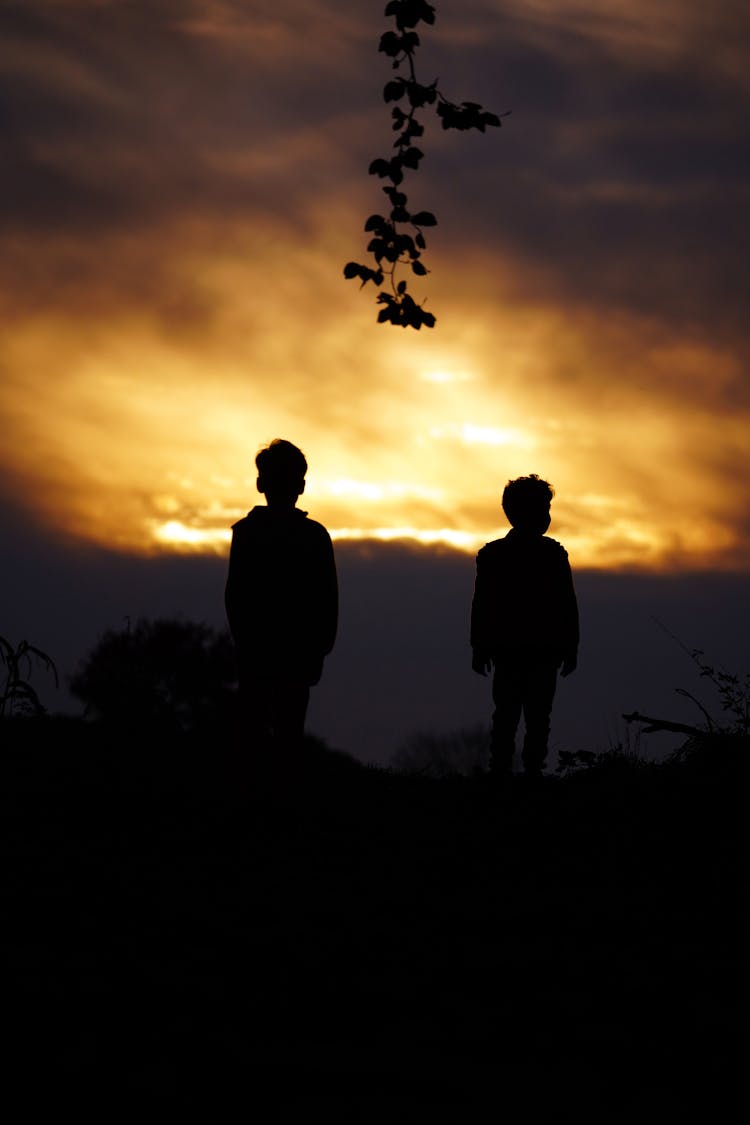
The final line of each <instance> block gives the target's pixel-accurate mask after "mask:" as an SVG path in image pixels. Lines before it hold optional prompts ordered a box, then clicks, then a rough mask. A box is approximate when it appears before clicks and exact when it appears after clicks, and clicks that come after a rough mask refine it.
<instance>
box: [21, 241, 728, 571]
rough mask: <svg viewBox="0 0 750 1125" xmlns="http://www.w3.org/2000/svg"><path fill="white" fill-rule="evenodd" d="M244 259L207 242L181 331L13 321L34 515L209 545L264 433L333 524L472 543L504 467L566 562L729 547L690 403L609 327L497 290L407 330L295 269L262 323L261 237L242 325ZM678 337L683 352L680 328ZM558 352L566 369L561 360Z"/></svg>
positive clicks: (25, 469) (676, 561)
mask: <svg viewBox="0 0 750 1125" xmlns="http://www.w3.org/2000/svg"><path fill="white" fill-rule="evenodd" d="M326 262H327V259H324V258H321V260H320V261H318V260H317V259H315V258H311V260H310V265H311V268H316V269H320V270H321V271H322V270H323V268H324V266H325V264H326ZM257 268H258V267H257V266H256V267H249V266H248V265H247V263H243V262H239V261H238V262H236V263H235V265H234V267H233V268H232V269H229V268H228V267H227V266H226V265H225V267H224V268H223V269H222V270H221V271H218V272H217V271H216V270H215V269H214V271H213V272H212V270H211V263H210V262H209V263H208V269H207V271H206V275H207V276H209V277H211V278H212V281H211V285H212V287H213V296H212V308H213V313H214V316H213V318H212V319H211V321H209V323H208V326H207V327H206V328H204V330H203V331H202V332H201V333H200V334H199V335H198V336H197V337H196V330H195V327H194V326H191V325H189V324H188V325H186V326H185V329H184V331H182V330H181V331H178V332H175V331H173V330H170V331H168V332H167V331H164V329H163V328H161V329H160V328H159V327H158V326H154V325H153V324H149V323H148V322H144V321H143V320H141V319H138V318H134V317H132V315H130V314H129V313H128V310H126V314H127V315H126V316H125V317H123V314H122V312H121V311H120V310H116V311H113V314H112V318H111V320H109V321H105V322H104V323H103V324H102V325H100V326H99V327H98V329H97V331H95V332H90V333H88V334H87V333H86V331H85V330H84V329H83V327H81V329H80V332H76V331H75V330H74V327H75V326H74V325H72V324H71V321H70V319H68V320H67V321H63V320H62V319H55V318H50V317H49V316H45V317H42V318H39V317H31V318H29V320H28V321H27V323H25V324H24V323H20V324H18V325H17V326H16V327H15V329H14V331H13V332H12V333H11V336H10V341H9V342H10V348H9V350H8V359H9V363H8V370H9V372H10V376H11V377H10V378H9V379H7V380H6V382H5V383H4V386H3V392H2V409H3V414H4V417H5V422H6V429H5V432H6V434H9V435H12V437H11V438H9V440H7V441H6V445H5V448H4V452H3V457H4V459H5V463H6V466H7V467H9V468H10V469H12V471H13V472H14V474H16V476H17V478H22V479H24V481H25V488H26V491H27V495H28V498H29V500H30V501H31V503H32V505H33V506H34V507H35V508H36V509H37V510H38V511H39V512H40V514H42V515H43V517H44V518H45V520H46V521H47V522H49V523H53V524H55V525H56V526H57V527H58V529H59V530H60V531H61V532H64V533H66V534H69V535H75V536H80V537H82V538H84V539H89V540H92V541H94V542H97V543H99V544H101V545H105V546H111V547H116V548H118V549H121V550H128V551H134V552H137V553H153V552H161V551H165V550H169V551H178V552H184V551H188V552H191V551H193V552H194V551H214V552H219V553H225V552H226V549H227V545H228V542H229V535H230V532H229V528H230V526H231V524H232V523H233V522H234V520H235V519H237V518H239V516H241V515H242V514H243V513H244V512H245V511H246V510H247V509H248V508H249V507H251V506H252V505H253V504H254V503H255V502H256V501H259V500H261V498H260V497H259V496H258V495H257V492H256V490H255V469H254V463H253V459H254V455H255V453H256V452H257V449H258V448H259V447H260V446H261V445H262V444H265V443H266V442H267V441H269V440H271V439H272V438H273V437H277V436H285V437H288V438H290V439H291V440H293V441H296V442H297V443H298V444H299V445H300V446H301V447H302V448H303V449H304V450H305V452H306V454H307V456H308V461H309V464H310V470H309V475H308V486H307V489H306V492H305V495H304V497H303V498H302V501H301V506H304V507H305V508H306V509H307V510H309V511H310V514H311V516H312V517H313V518H316V519H319V520H321V521H322V522H324V523H325V524H326V526H328V527H329V528H330V530H331V532H332V534H333V536H334V538H339V539H362V538H372V539H376V540H380V541H389V540H394V539H400V538H405V539H412V540H413V541H415V542H418V543H422V544H443V545H448V546H451V547H455V548H458V549H461V550H466V551H475V550H476V549H477V547H478V546H480V545H481V544H482V543H483V542H485V541H486V540H487V539H488V538H492V537H495V536H496V535H497V534H501V533H502V532H503V531H504V530H505V528H506V524H505V520H504V517H503V515H502V512H501V510H500V493H501V491H502V487H503V485H504V484H505V482H506V480H507V479H509V478H510V477H512V476H517V475H521V474H525V473H528V472H539V473H540V474H541V475H543V476H545V477H547V478H548V479H549V480H551V481H552V483H553V486H554V487H555V489H556V493H557V497H556V500H555V502H554V505H553V526H552V528H551V534H553V535H558V536H559V538H560V539H561V540H562V541H563V542H564V543H565V545H566V547H568V549H569V551H570V552H571V556H572V557H573V558H574V559H575V561H576V563H577V565H580V566H604V567H617V566H634V565H635V566H644V567H648V568H654V569H659V568H662V567H665V566H667V567H677V568H680V567H684V566H690V565H701V564H703V563H705V562H706V561H708V560H713V561H714V562H715V561H716V559H717V558H718V559H721V558H722V557H723V558H724V559H725V560H729V562H728V563H727V562H725V563H724V565H732V563H731V560H732V559H733V558H735V556H736V550H737V545H736V541H735V536H734V534H733V532H732V529H731V520H730V519H729V518H728V509H729V507H730V505H731V503H733V502H735V501H736V497H733V496H732V495H731V494H727V491H726V488H724V491H723V494H722V492H721V491H720V490H719V489H718V488H717V486H716V484H715V481H714V479H713V476H712V468H711V459H712V455H711V448H712V439H711V429H712V425H711V422H710V420H709V419H706V418H704V417H703V416H702V415H701V414H700V413H699V412H696V411H695V409H694V408H693V407H692V406H691V405H690V404H685V407H684V408H683V409H680V405H679V402H678V401H670V403H669V407H668V410H667V409H666V408H665V409H664V411H662V408H661V406H660V404H659V401H658V399H656V398H655V397H654V396H651V397H650V398H649V400H648V402H647V403H645V404H644V403H643V401H642V396H639V395H638V394H635V393H633V392H632V391H631V390H630V389H629V386H628V383H627V375H628V367H629V364H630V362H631V360H630V358H629V357H628V355H627V354H620V355H619V356H618V349H619V347H620V345H621V343H622V335H621V333H620V332H614V333H613V332H612V330H611V329H610V330H608V333H604V334H603V335H602V334H601V333H600V334H599V337H597V335H596V332H595V330H594V328H593V327H592V325H591V324H590V323H586V322H581V323H579V324H577V325H576V324H574V323H573V322H572V321H571V318H570V317H565V318H563V317H562V316H561V315H560V314H559V313H558V312H557V310H555V309H554V308H541V307H528V308H523V307H516V308H515V309H513V310H510V311H508V313H507V314H506V315H505V316H503V315H498V314H497V312H495V313H494V319H493V331H492V337H491V338H489V336H488V335H487V334H482V333H481V332H479V333H477V331H476V327H475V325H473V324H471V323H470V324H469V325H467V324H466V323H465V322H464V320H463V318H462V316H461V312H460V309H459V308H456V309H455V310H454V311H453V313H452V317H451V319H452V321H453V325H454V327H453V328H452V329H449V330H448V332H446V333H445V334H444V336H445V338H444V339H443V340H442V341H441V343H440V344H439V345H436V344H435V343H433V342H430V343H429V345H428V346H427V347H425V345H424V343H423V338H422V337H416V336H413V337H405V336H404V335H403V334H402V333H399V332H395V331H391V330H390V329H388V328H383V327H380V326H377V325H374V324H371V325H365V326H363V325H362V323H361V311H360V308H359V306H357V305H355V303H354V302H352V308H351V309H350V310H349V311H348V312H347V313H346V315H342V316H340V317H339V318H338V320H337V322H336V323H335V324H328V323H326V322H325V321H322V323H321V316H320V309H319V308H318V307H317V306H316V304H315V302H314V301H313V302H312V303H310V304H308V306H307V307H305V304H304V286H302V285H300V291H299V293H297V294H296V295H295V301H296V302H297V307H298V308H299V310H300V311H299V314H298V317H297V323H296V325H295V327H294V328H293V329H292V328H287V330H285V331H282V332H279V331H278V327H277V326H278V325H279V324H280V323H281V322H282V321H283V319H284V314H283V308H282V297H281V295H280V294H283V295H284V297H285V298H286V296H288V293H289V282H288V280H287V281H286V283H285V285H282V279H281V278H278V279H277V278H275V277H274V266H273V262H272V260H271V259H270V258H269V259H268V260H267V261H264V262H262V263H260V269H259V272H260V273H263V272H264V271H265V273H264V275H265V277H266V280H267V282H268V281H269V279H270V284H267V286H266V290H265V293H264V295H263V297H262V307H261V310H260V311H261V313H262V315H260V316H258V317H257V318H256V320H255V322H254V329H253V332H252V335H250V336H248V334H247V333H246V332H245V330H244V325H243V324H242V315H241V311H240V308H239V307H238V306H241V305H243V304H244V300H245V297H244V294H245V293H247V292H252V291H255V292H257V290H256V287H255V281H254V277H255V273H254V272H253V271H254V269H257ZM243 271H244V283H243V284H242V285H239V284H238V279H239V278H240V277H241V276H242V275H243ZM206 275H203V276H206ZM224 278H226V279H227V280H226V281H225V280H224ZM230 279H231V280H230ZM276 281H278V286H279V287H278V288H277V287H275V284H274V283H275V282H276ZM204 284H205V282H204ZM444 299H445V300H447V299H448V298H447V297H446V298H444ZM256 300H261V299H260V298H256ZM448 310H449V311H450V302H449V303H448ZM256 311H257V305H256ZM486 315H487V318H488V320H489V309H488V310H487V314H486ZM622 331H623V332H626V333H627V332H629V333H630V334H631V335H632V333H634V332H636V333H637V332H638V331H639V325H638V324H637V323H636V322H635V321H634V322H632V323H631V324H630V325H628V326H623V328H622ZM552 337H554V339H555V341H556V348H555V352H554V354H553V355H552V356H550V354H549V350H548V346H547V345H548V341H549V339H550V338H552ZM497 340H501V341H502V345H503V346H502V351H501V353H500V354H499V355H498V352H497V348H496V341H497ZM534 342H536V344H535V343H534ZM592 345H593V346H592ZM673 346H674V347H675V348H677V346H678V345H677V343H676V342H675V343H674V345H673ZM679 349H680V350H679V351H678V352H676V353H675V354H677V355H679V357H680V362H681V363H682V366H683V367H684V368H685V369H686V370H687V369H690V366H691V353H690V349H689V347H688V346H687V345H685V344H681V345H679ZM426 351H429V352H432V353H434V354H432V355H429V354H428V355H427V356H426V355H425V352H426ZM605 352H606V353H608V358H607V364H608V372H611V371H612V370H613V367H612V365H613V364H615V363H617V362H619V363H620V364H621V365H622V367H621V370H622V375H621V376H617V377H615V378H614V385H613V375H612V374H608V377H607V379H606V380H604V381H603V382H602V383H601V385H599V384H598V383H597V379H598V372H597V366H598V364H599V363H601V362H602V358H603V355H604V353H605ZM590 353H591V354H590ZM665 354H667V353H666V352H665V345H664V344H663V343H662V346H660V347H658V348H653V349H652V358H651V360H650V361H649V362H650V363H651V364H652V366H653V367H654V368H655V369H657V370H661V369H663V368H665ZM644 355H645V352H644V351H643V350H642V349H641V350H639V359H640V362H641V365H643V363H644ZM364 356H366V357H367V358H366V359H365V358H363V357H364ZM437 358H439V359H440V361H441V362H440V363H439V364H438V363H437ZM719 358H720V357H718V356H717V357H715V359H716V362H717V363H718V361H719ZM433 361H435V362H433ZM587 362H589V363H590V364H591V368H590V369H588V370H587V369H586V363H587ZM701 362H702V363H705V362H706V357H705V355H704V356H703V357H702V359H701V358H700V357H699V358H698V359H694V362H693V367H696V365H697V366H700V363H701ZM561 369H563V370H565V371H567V372H570V371H575V378H571V376H570V375H569V374H568V375H567V376H566V378H565V379H562V380H561V379H560V375H559V371H560V370H561ZM592 388H597V391H596V394H595V395H592ZM30 392H31V393H30ZM744 432H745V431H744V423H743V420H742V419H741V418H738V419H737V421H736V426H735V430H734V432H733V431H732V426H731V423H730V422H727V424H726V425H725V426H724V427H723V429H722V437H721V443H720V444H721V447H722V448H723V449H725V450H726V448H727V443H729V444H730V445H731V444H732V442H734V443H735V444H737V445H738V446H739V445H740V444H741V442H742V440H743V434H744ZM714 444H716V443H714ZM696 449H702V450H704V451H706V452H705V455H704V456H703V458H700V457H698V458H697V457H696ZM644 452H646V453H647V455H646V456H645V457H644ZM665 465H668V466H669V469H670V479H669V480H666V479H665V476H664V466H665ZM592 484H594V485H595V491H594V490H592ZM722 495H723V498H724V500H725V503H726V510H722V508H721V505H720V504H717V501H718V500H719V499H720V498H721V497H722Z"/></svg>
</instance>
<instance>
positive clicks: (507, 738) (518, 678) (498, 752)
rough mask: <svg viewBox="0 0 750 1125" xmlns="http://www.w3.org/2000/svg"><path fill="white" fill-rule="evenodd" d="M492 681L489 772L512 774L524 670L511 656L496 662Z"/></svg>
mask: <svg viewBox="0 0 750 1125" xmlns="http://www.w3.org/2000/svg"><path fill="white" fill-rule="evenodd" d="M494 664H495V670H494V674H493V677H492V701H493V703H494V704H495V710H494V711H493V713H492V729H491V733H490V772H491V773H493V774H500V775H502V774H509V773H510V772H511V770H512V768H513V755H514V754H515V751H516V731H517V729H518V724H519V722H520V719H521V708H522V705H523V680H524V675H523V668H522V666H521V664H520V662H519V661H518V660H513V659H511V658H510V657H508V656H503V657H498V658H496V659H495V661H494Z"/></svg>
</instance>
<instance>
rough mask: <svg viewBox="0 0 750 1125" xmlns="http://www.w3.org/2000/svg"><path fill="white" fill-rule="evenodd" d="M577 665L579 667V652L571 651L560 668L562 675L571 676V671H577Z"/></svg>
mask: <svg viewBox="0 0 750 1125" xmlns="http://www.w3.org/2000/svg"><path fill="white" fill-rule="evenodd" d="M577 667H578V654H577V653H575V652H572V653H570V655H569V656H566V657H565V658H564V660H563V662H562V666H561V668H560V675H561V676H569V675H570V673H571V672H575V670H576V668H577Z"/></svg>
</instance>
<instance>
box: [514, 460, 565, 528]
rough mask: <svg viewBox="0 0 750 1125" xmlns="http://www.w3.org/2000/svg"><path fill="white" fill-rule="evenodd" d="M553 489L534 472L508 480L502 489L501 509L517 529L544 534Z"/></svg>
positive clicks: (548, 518)
mask: <svg viewBox="0 0 750 1125" xmlns="http://www.w3.org/2000/svg"><path fill="white" fill-rule="evenodd" d="M554 495H555V491H554V489H553V488H552V485H551V484H549V483H548V482H547V481H546V480H541V479H540V477H538V476H537V475H536V473H532V474H531V476H528V477H516V479H515V480H509V481H508V483H507V484H506V486H505V488H504V490H503V511H504V512H505V514H506V516H507V517H508V522H509V523H511V524H512V525H513V527H515V528H518V530H519V531H534V532H537V534H539V535H544V533H545V531H546V530H547V528H548V527H549V525H550V512H549V509H550V504H551V503H552V497H553V496H554Z"/></svg>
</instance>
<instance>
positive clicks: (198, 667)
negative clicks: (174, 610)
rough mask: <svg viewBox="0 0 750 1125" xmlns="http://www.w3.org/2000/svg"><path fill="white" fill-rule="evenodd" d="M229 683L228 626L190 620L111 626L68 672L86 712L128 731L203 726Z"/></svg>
mask: <svg viewBox="0 0 750 1125" xmlns="http://www.w3.org/2000/svg"><path fill="white" fill-rule="evenodd" d="M234 684H235V665H234V649H233V646H232V642H231V638H230V637H229V634H228V633H227V632H216V631H214V630H212V629H210V628H209V627H208V626H206V625H203V624H197V623H195V622H190V621H174V620H157V621H146V620H140V621H138V622H136V624H135V626H133V627H128V628H127V629H125V630H122V631H120V632H117V631H114V630H110V631H108V632H106V633H104V635H103V636H102V637H101V639H100V640H99V642H98V644H97V645H96V647H95V648H94V649H93V650H92V652H91V653H90V654H89V655H88V656H87V657H86V658H85V659H84V661H83V662H82V664H81V666H80V668H79V669H78V671H77V672H76V673H75V674H74V675H73V676H72V677H71V680H70V690H71V691H72V693H73V694H74V695H75V696H76V698H77V699H80V700H81V701H82V702H83V703H84V704H85V707H86V715H87V716H88V717H91V718H94V719H98V720H101V721H103V722H105V723H108V724H113V725H116V726H117V727H118V728H119V729H121V730H125V731H128V732H141V733H142V734H143V735H147V734H149V733H153V732H155V731H156V732H160V733H162V732H163V733H167V732H174V733H187V734H193V733H197V732H200V731H204V730H206V731H210V730H211V728H212V727H214V726H215V725H216V723H217V721H218V720H219V718H220V717H221V716H223V715H225V714H226V712H227V709H228V706H229V699H230V696H231V693H232V690H233V688H234Z"/></svg>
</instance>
